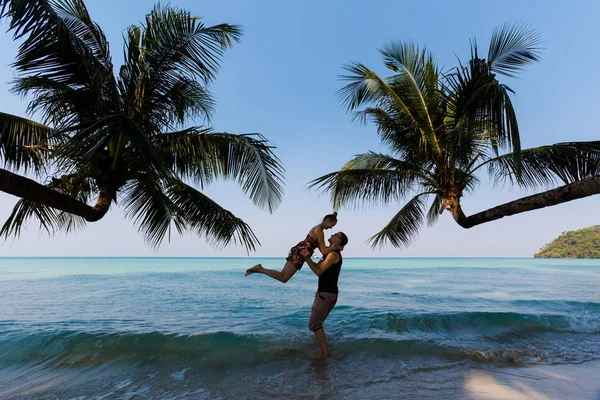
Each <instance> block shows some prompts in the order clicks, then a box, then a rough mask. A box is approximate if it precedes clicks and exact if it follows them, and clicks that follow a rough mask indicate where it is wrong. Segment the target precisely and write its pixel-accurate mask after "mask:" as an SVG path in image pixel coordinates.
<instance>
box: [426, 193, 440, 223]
mask: <svg viewBox="0 0 600 400" xmlns="http://www.w3.org/2000/svg"><path fill="white" fill-rule="evenodd" d="M443 202H444V199H443V198H442V196H441V195H440V194H439V193H436V195H435V196H434V198H433V202H432V203H431V207H429V211H428V212H427V226H432V225H433V224H435V223H436V222H437V220H438V219H439V217H440V209H441V208H442V203H443Z"/></svg>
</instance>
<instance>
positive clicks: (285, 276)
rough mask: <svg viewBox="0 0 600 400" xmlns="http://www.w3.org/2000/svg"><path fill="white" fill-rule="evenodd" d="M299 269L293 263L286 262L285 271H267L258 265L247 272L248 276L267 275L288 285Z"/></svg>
mask: <svg viewBox="0 0 600 400" xmlns="http://www.w3.org/2000/svg"><path fill="white" fill-rule="evenodd" d="M296 271H297V269H296V267H295V266H294V264H292V263H291V262H289V261H288V262H286V263H285V265H284V266H283V269H282V270H281V272H280V271H276V270H274V269H266V268H264V267H263V266H262V265H261V264H256V265H255V266H254V267H252V268H249V269H247V270H246V276H248V275H250V274H254V273H259V274H265V275H268V276H270V277H271V278H273V279H275V280H278V281H279V282H283V283H286V282H287V281H289V280H290V278H291V277H292V276H294V274H295V273H296Z"/></svg>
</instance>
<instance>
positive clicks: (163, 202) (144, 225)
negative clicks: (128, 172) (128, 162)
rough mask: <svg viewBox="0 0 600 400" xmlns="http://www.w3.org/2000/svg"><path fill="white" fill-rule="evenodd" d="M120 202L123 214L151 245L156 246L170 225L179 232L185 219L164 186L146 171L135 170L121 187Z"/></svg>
mask: <svg viewBox="0 0 600 400" xmlns="http://www.w3.org/2000/svg"><path fill="white" fill-rule="evenodd" d="M123 193H124V195H123V199H122V204H123V206H124V209H125V216H126V217H128V218H131V219H132V220H133V223H134V224H135V225H136V226H137V227H138V232H140V233H141V234H143V235H144V238H145V240H146V241H147V242H148V243H149V244H150V245H151V246H152V247H154V248H158V247H159V246H160V244H161V243H162V242H163V240H164V239H165V236H167V235H168V238H169V240H170V237H171V235H170V232H171V225H172V224H173V225H174V226H175V227H176V229H177V231H178V232H179V233H180V234H181V233H182V232H183V231H184V229H185V225H186V224H185V222H184V221H183V219H182V216H181V215H180V212H179V210H178V208H177V206H176V205H175V204H174V203H173V201H172V200H171V199H170V198H169V196H167V195H166V194H165V186H164V185H163V184H162V183H161V182H160V181H157V180H155V179H154V178H153V177H152V176H150V175H148V174H138V175H137V177H136V179H134V180H131V181H130V182H128V183H127V184H126V185H125V187H124V188H123Z"/></svg>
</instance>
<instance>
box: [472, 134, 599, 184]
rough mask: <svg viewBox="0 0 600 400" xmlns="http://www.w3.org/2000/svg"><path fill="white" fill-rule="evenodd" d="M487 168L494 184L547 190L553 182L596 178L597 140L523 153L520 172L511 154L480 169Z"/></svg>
mask: <svg viewBox="0 0 600 400" xmlns="http://www.w3.org/2000/svg"><path fill="white" fill-rule="evenodd" d="M486 165H487V167H488V172H489V174H490V176H491V177H492V178H493V179H494V181H495V182H497V183H502V182H506V181H508V182H510V183H511V184H518V185H520V186H523V187H528V188H534V187H539V186H542V187H548V186H552V185H555V184H556V183H557V182H562V183H563V184H569V183H573V182H577V181H580V180H582V179H585V178H589V177H593V176H597V175H600V141H592V142H571V143H557V144H554V145H549V146H540V147H535V148H531V149H526V150H523V151H522V153H521V165H520V166H519V168H521V172H520V173H519V172H518V168H517V165H516V164H515V160H514V157H513V156H512V154H510V153H509V154H504V155H502V156H499V157H496V158H493V159H490V160H488V161H486V162H484V163H481V164H480V165H479V166H478V167H477V168H475V169H474V171H475V170H476V169H478V168H480V167H483V166H486Z"/></svg>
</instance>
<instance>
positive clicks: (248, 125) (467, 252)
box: [0, 0, 600, 257]
mask: <svg viewBox="0 0 600 400" xmlns="http://www.w3.org/2000/svg"><path fill="white" fill-rule="evenodd" d="M86 3H87V5H88V8H89V11H90V13H91V15H92V18H93V19H94V20H95V21H96V22H98V23H99V24H100V25H101V27H102V28H103V29H104V31H105V33H106V35H107V36H108V39H109V40H110V43H111V51H112V55H113V59H114V63H115V65H119V64H120V62H121V59H122V33H123V30H124V29H125V28H126V27H127V26H129V25H131V24H134V23H136V22H137V21H139V20H141V19H142V18H143V17H144V15H145V14H146V13H147V12H148V11H149V10H150V9H151V8H152V7H153V4H154V2H153V1H149V0H145V1H144V0H126V1H124V0H101V1H100V0H88V1H87V2H86ZM171 5H173V6H178V7H181V8H187V9H189V10H191V11H192V12H193V13H194V14H196V15H198V16H202V17H204V19H205V22H206V23H208V24H217V23H222V22H227V23H234V24H240V25H242V26H243V28H244V31H245V34H244V37H243V40H242V42H241V43H240V44H239V45H237V46H236V47H235V48H234V49H233V50H231V51H229V52H228V53H227V54H226V56H225V59H224V63H223V66H222V69H221V71H220V73H219V75H218V77H217V81H216V83H215V84H214V85H213V86H212V90H213V92H214V94H215V96H216V98H217V100H218V103H219V105H218V108H217V112H216V114H215V116H214V120H213V125H214V127H215V129H216V130H218V131H227V132H236V133H244V132H261V133H262V134H264V135H265V136H266V137H267V138H268V139H270V140H271V141H272V143H274V144H275V145H276V146H277V150H276V152H277V154H278V156H279V157H280V158H281V160H282V161H283V163H284V166H285V168H286V178H287V187H286V194H285V198H284V201H283V204H282V206H281V207H280V208H279V209H278V210H277V211H276V212H275V213H274V214H273V215H269V214H268V213H267V212H265V211H262V210H259V209H257V208H255V207H254V206H253V205H252V203H251V202H250V201H249V200H248V199H247V198H245V197H244V196H243V194H242V193H241V191H240V190H239V188H238V187H237V186H236V185H235V184H234V183H231V182H225V183H217V184H215V185H213V186H211V187H210V188H208V190H207V191H206V192H207V194H208V195H210V196H211V197H212V198H213V199H214V200H216V201H218V202H219V203H220V204H222V205H223V206H224V207H226V208H228V209H230V210H231V211H233V212H234V213H235V214H236V215H238V216H240V217H242V218H243V219H244V220H245V221H247V222H248V223H249V224H250V225H251V226H252V228H253V229H254V230H255V232H256V233H257V235H258V236H259V239H260V240H261V242H262V247H261V248H260V249H259V250H258V251H257V252H256V253H253V254H254V255H257V256H265V257H267V256H269V257H283V256H285V255H286V254H287V251H288V249H289V247H291V246H292V245H294V244H295V243H296V242H297V241H299V240H301V239H302V238H303V237H304V235H305V234H306V232H307V231H308V230H309V229H310V228H311V227H312V226H313V225H314V224H316V223H318V222H319V221H320V218H321V217H322V216H323V215H325V214H327V213H329V212H331V206H330V204H329V201H328V198H327V197H326V196H321V197H319V195H318V193H317V192H314V191H311V192H308V191H306V190H305V185H306V183H307V182H308V181H310V180H311V179H314V178H316V177H318V176H320V175H322V174H325V173H327V172H331V171H334V170H336V169H338V168H339V167H340V166H341V165H342V164H343V163H344V162H345V161H346V160H348V159H349V158H350V157H351V156H353V155H354V154H356V153H359V152H363V151H365V150H367V149H371V150H381V148H380V146H379V142H378V139H377V136H376V132H375V129H374V127H373V126H372V125H371V126H367V127H363V126H357V125H356V124H353V123H352V122H351V121H350V118H349V116H348V115H347V114H346V113H345V111H344V109H343V108H342V107H341V105H340V102H339V101H338V99H337V98H336V95H335V93H336V91H337V90H338V89H339V88H340V87H341V86H342V82H340V81H339V80H338V78H337V76H338V75H339V74H340V73H342V69H341V65H342V64H343V63H346V62H348V61H360V62H362V63H364V64H366V65H367V66H369V67H371V68H373V69H374V70H376V71H378V72H382V73H383V72H384V70H383V68H382V66H381V60H380V58H379V56H378V53H377V48H378V47H380V46H381V45H382V44H383V43H385V42H387V41H389V40H393V39H409V40H413V41H416V42H418V43H420V44H425V45H427V46H428V48H429V49H430V50H431V51H432V52H433V53H434V54H435V55H436V57H437V58H438V60H439V62H440V64H445V65H446V66H448V67H450V66H453V65H454V64H455V55H458V56H459V57H463V58H466V57H467V55H468V51H469V39H470V38H473V37H476V38H477V40H478V42H479V44H480V47H481V48H487V44H488V43H489V42H488V41H489V37H490V35H491V33H492V30H493V28H494V27H495V26H497V25H500V24H502V23H503V22H505V21H525V22H530V23H532V24H533V25H534V26H535V27H537V28H538V29H539V30H540V31H541V33H542V35H543V37H544V39H545V43H544V47H545V50H544V54H543V60H542V62H541V63H540V64H537V65H534V66H532V67H531V68H529V69H528V70H527V71H526V72H525V74H523V75H522V77H521V78H520V79H517V80H515V79H512V80H511V79H507V80H506V81H505V82H506V83H508V84H509V85H510V86H511V87H512V88H513V89H515V90H516V92H517V93H516V96H515V97H514V103H515V106H516V109H517V115H518V118H519V122H520V126H521V132H522V141H523V143H524V146H526V147H530V146H536V145H542V144H550V143H555V142H560V141H572V140H593V139H599V138H600V113H599V112H598V110H599V109H600V101H599V97H598V93H600V79H598V77H597V69H598V65H600V54H599V53H598V51H597V48H598V43H597V41H598V38H600V24H598V21H597V19H598V15H600V5H599V3H598V2H596V1H577V2H564V1H526V2H524V1H454V2H447V1H428V2H412V3H410V2H401V1H370V2H366V1H354V0H352V1H350V0H344V1H313V0H310V1H301V2H300V1H298V2H291V1H275V0H273V1H249V0H237V1H233V0H230V1H212V2H198V1H191V0H179V1H172V2H171ZM5 28H6V25H3V29H2V31H4V30H5ZM0 49H1V50H2V54H3V59H2V60H3V62H2V65H0V83H1V84H2V85H3V86H1V89H0V110H2V111H4V112H10V113H15V114H19V115H24V112H25V107H26V101H25V100H23V99H19V98H17V97H15V96H14V95H12V94H10V93H8V90H9V85H8V84H7V83H8V82H9V81H10V79H11V78H12V76H13V75H12V74H13V72H12V71H11V69H10V68H9V67H8V65H7V64H8V63H9V62H11V61H12V59H14V56H15V54H16V45H15V44H14V43H13V42H12V40H11V37H10V35H8V34H6V33H4V32H2V33H0ZM483 181H484V182H486V183H484V184H482V185H481V186H480V187H479V188H478V190H477V192H476V194H475V195H472V196H469V197H467V198H465V199H464V204H463V207H464V209H465V211H466V212H467V214H470V213H474V212H477V211H480V210H482V209H484V208H487V207H489V206H493V205H497V204H499V203H501V202H505V201H509V200H511V199H514V198H517V197H520V196H522V195H524V194H526V193H524V192H522V191H521V190H519V189H517V188H513V189H511V188H508V187H504V188H502V187H496V188H494V187H492V186H491V185H490V184H488V183H487V180H486V179H484V180H483ZM599 200H600V197H591V198H587V199H583V200H578V201H575V202H571V203H568V204H565V205H560V206H556V207H552V208H548V209H544V210H539V211H535V212H530V213H526V214H522V215H519V216H514V217H509V218H505V219H503V220H499V221H496V222H493V223H489V224H486V225H482V226H479V227H476V228H472V229H470V230H465V229H462V228H460V227H458V226H457V225H456V224H455V223H454V221H453V220H452V218H451V217H450V215H448V214H444V215H443V216H442V218H441V220H440V222H438V224H437V225H436V226H434V227H432V228H425V229H424V230H423V231H422V233H421V235H420V236H419V238H418V239H417V240H415V242H414V243H413V245H412V246H411V247H409V248H408V249H394V248H391V247H385V248H383V249H377V250H371V249H370V248H369V247H368V246H367V245H366V244H365V243H364V242H365V240H366V239H367V238H368V237H369V236H371V235H372V234H373V233H375V232H377V231H378V230H379V229H380V228H381V227H383V226H384V224H385V223H386V222H387V221H388V220H389V219H390V218H391V217H392V216H393V215H394V213H395V212H396V210H397V209H398V207H400V204H397V205H394V206H392V207H389V208H375V209H374V208H365V209H361V210H345V209H342V210H341V212H340V222H339V224H338V226H337V227H336V228H335V229H336V230H337V229H339V230H343V231H344V232H346V233H347V234H348V236H349V238H350V244H349V245H348V247H347V249H346V251H345V254H346V256H354V257H358V256H364V257H461V256H466V257H476V256H484V257H493V256H503V257H512V256H514V257H529V256H531V255H532V254H533V253H534V252H535V251H537V250H538V249H539V248H540V247H541V246H543V245H544V244H545V243H546V242H548V241H550V240H551V239H552V238H554V237H555V236H556V235H557V234H559V233H560V232H562V231H565V230H572V229H578V228H581V227H584V226H588V225H592V224H597V223H598V222H599V221H598V219H597V218H596V215H597V214H598V210H597V208H598V203H599ZM15 201H16V199H15V198H14V197H11V196H9V195H7V194H2V193H0V219H2V221H4V220H5V218H6V217H7V216H8V215H9V213H10V210H11V208H12V205H13V204H14V203H15ZM38 232H39V231H38V229H37V226H36V225H33V224H32V225H31V226H30V228H29V230H28V232H27V233H26V234H24V235H22V236H21V237H20V238H19V239H17V240H14V241H12V240H10V241H8V242H6V243H4V244H2V245H0V256H27V255H29V256H152V255H157V256H245V255H246V253H245V250H244V249H242V248H239V247H238V248H236V247H229V248H226V249H223V250H218V251H217V250H215V249H214V248H212V247H210V246H208V245H207V244H205V242H204V241H203V240H202V239H198V238H197V237H195V236H192V235H185V236H183V237H179V236H177V235H176V234H175V235H174V236H173V237H172V239H171V242H170V243H165V244H164V245H163V246H162V247H161V248H160V249H159V251H157V252H154V251H153V250H152V249H150V248H149V247H148V246H146V245H145V243H144V241H143V239H142V237H141V236H140V235H138V234H137V232H136V230H135V228H134V227H133V225H132V224H131V222H130V221H128V220H125V219H124V217H123V214H122V212H121V210H120V209H119V208H118V207H115V206H113V208H112V209H111V212H110V213H109V215H108V216H107V217H105V218H104V219H103V220H102V221H100V222H97V223H94V224H90V225H88V227H87V228H86V229H85V230H83V231H81V232H78V233H76V234H71V235H68V236H66V235H64V234H58V235H56V236H54V237H52V238H49V237H48V236H47V235H45V234H42V235H40V234H39V233H38Z"/></svg>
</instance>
